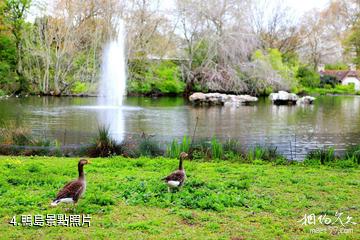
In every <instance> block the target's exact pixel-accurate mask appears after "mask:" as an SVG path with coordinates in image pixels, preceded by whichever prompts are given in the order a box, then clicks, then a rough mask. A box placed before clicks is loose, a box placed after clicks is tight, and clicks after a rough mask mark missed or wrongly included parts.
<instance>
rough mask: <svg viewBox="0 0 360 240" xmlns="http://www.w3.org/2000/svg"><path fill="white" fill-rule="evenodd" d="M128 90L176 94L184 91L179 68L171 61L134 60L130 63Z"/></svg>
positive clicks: (144, 92)
mask: <svg viewBox="0 0 360 240" xmlns="http://www.w3.org/2000/svg"><path fill="white" fill-rule="evenodd" d="M130 74H131V78H130V82H129V91H130V92H134V93H142V94H151V93H162V94H178V93H181V92H183V91H184V89H185V83H184V82H183V81H181V74H180V68H179V66H178V65H176V64H175V63H173V62H172V61H164V60H163V61H160V62H148V61H146V60H144V61H140V60H136V61H134V62H133V63H131V65H130Z"/></svg>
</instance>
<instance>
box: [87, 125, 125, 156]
mask: <svg viewBox="0 0 360 240" xmlns="http://www.w3.org/2000/svg"><path fill="white" fill-rule="evenodd" d="M118 148H119V147H118V146H117V145H116V142H115V140H114V139H113V138H112V137H111V135H110V131H109V127H108V126H99V127H98V134H97V136H96V137H95V138H94V140H93V144H92V145H91V146H90V147H89V148H88V155H89V156H90V157H109V156H112V155H115V154H116V152H117V151H119V149H118Z"/></svg>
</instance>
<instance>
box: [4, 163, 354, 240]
mask: <svg viewBox="0 0 360 240" xmlns="http://www.w3.org/2000/svg"><path fill="white" fill-rule="evenodd" d="M77 161H78V158H55V157H0V175H1V176H2V177H1V179H0V219H1V221H0V222H1V223H0V236H1V239H11V238H14V239H75V238H76V239H320V238H322V239H329V238H337V239H359V237H360V227H359V226H360V225H359V223H360V211H359V210H360V179H359V174H360V169H359V168H358V167H354V168H346V169H342V168H338V167H329V166H320V165H317V166H315V167H312V166H304V165H303V164H291V165H287V166H283V165H273V164H270V163H268V164H267V163H264V164H262V165H255V164H239V163H233V162H229V161H221V162H220V161H215V162H194V161H186V162H185V168H186V172H187V175H188V179H187V182H186V184H185V186H184V187H183V189H182V190H181V191H176V192H174V193H168V192H167V187H166V186H165V184H164V183H163V182H162V181H161V180H160V179H161V178H162V177H164V176H166V175H167V174H168V173H169V172H171V171H172V170H174V169H175V168H176V167H177V165H178V161H177V160H175V159H168V158H154V159H150V158H145V157H142V158H137V159H127V158H123V157H113V158H95V159H91V162H92V163H93V164H91V165H86V166H85V171H86V177H87V181H88V185H87V190H86V193H85V195H84V197H83V198H82V199H81V200H80V201H79V204H78V206H77V208H76V210H75V212H71V211H70V212H66V208H67V207H68V206H66V205H59V206H57V207H55V208H53V207H50V206H49V204H50V202H51V200H52V199H53V198H54V196H55V195H56V193H57V191H58V190H59V188H61V187H62V186H63V185H64V184H65V183H66V182H68V181H69V180H71V179H73V178H75V177H76V175H77V169H76V166H77ZM336 211H340V212H342V213H343V216H345V217H344V220H346V216H348V215H349V216H351V217H353V219H352V220H353V221H354V222H357V223H358V225H352V226H351V228H352V229H353V233H350V234H339V235H332V234H330V233H321V234H312V233H310V232H309V231H310V229H312V228H314V226H303V225H301V223H300V222H298V221H299V220H300V219H301V218H302V217H303V216H304V214H312V213H314V214H316V216H320V215H321V214H325V213H327V215H328V216H334V214H335V212H336ZM64 213H67V214H90V215H91V217H92V219H91V227H89V228H87V227H79V228H76V227H72V228H66V227H23V226H16V227H14V226H11V225H10V224H8V222H9V221H10V220H11V218H12V216H14V215H16V216H17V219H18V221H19V218H20V217H21V215H25V214H30V215H35V214H41V215H46V214H64ZM337 226H339V225H337ZM315 227H326V226H324V225H321V224H317V225H315Z"/></svg>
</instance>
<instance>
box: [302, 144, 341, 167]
mask: <svg viewBox="0 0 360 240" xmlns="http://www.w3.org/2000/svg"><path fill="white" fill-rule="evenodd" d="M335 161H336V156H335V150H334V148H333V147H329V148H322V149H316V150H313V151H310V152H309V153H308V154H307V155H306V157H305V161H304V163H306V164H314V162H315V163H318V164H321V165H325V164H328V163H330V162H335Z"/></svg>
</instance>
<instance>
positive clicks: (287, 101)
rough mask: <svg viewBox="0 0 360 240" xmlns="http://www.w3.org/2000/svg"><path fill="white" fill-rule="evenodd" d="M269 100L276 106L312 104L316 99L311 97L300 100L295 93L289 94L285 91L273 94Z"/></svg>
mask: <svg viewBox="0 0 360 240" xmlns="http://www.w3.org/2000/svg"><path fill="white" fill-rule="evenodd" d="M269 98H270V100H271V101H272V102H273V103H274V104H276V105H295V104H312V103H313V102H314V100H315V98H314V97H311V96H304V97H301V98H299V96H298V95H296V94H295V93H288V92H285V91H279V92H277V93H271V94H270V96H269Z"/></svg>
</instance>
